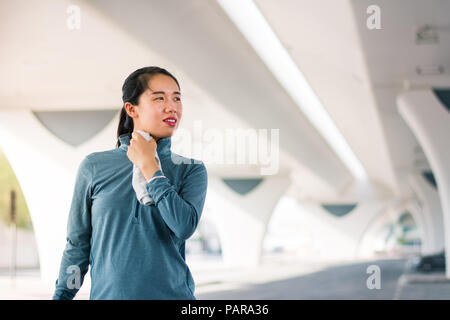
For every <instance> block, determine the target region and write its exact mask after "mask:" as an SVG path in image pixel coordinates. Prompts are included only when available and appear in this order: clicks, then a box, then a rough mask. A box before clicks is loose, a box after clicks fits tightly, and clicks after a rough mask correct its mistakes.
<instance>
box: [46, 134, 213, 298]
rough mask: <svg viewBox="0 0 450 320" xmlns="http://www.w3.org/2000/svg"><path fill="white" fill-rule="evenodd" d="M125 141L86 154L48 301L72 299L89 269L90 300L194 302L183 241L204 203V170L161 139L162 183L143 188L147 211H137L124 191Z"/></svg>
mask: <svg viewBox="0 0 450 320" xmlns="http://www.w3.org/2000/svg"><path fill="white" fill-rule="evenodd" d="M130 138H131V135H130V134H128V133H126V134H122V135H121V136H120V137H119V141H120V146H119V148H116V149H112V150H108V151H103V152H94V153H91V154H89V155H87V156H86V157H85V158H84V159H83V161H82V162H81V164H80V166H79V168H78V172H77V177H76V182H75V190H74V193H73V198H72V204H71V207H70V211H69V219H68V224H67V243H66V247H65V250H64V253H63V256H62V261H61V266H60V271H59V276H58V279H57V280H56V290H55V293H54V296H53V299H58V300H59V299H73V298H74V296H75V295H76V293H77V292H78V290H79V288H80V286H81V284H82V283H83V279H84V276H85V274H86V272H87V271H88V267H89V265H90V275H91V291H90V299H114V300H116V299H127V300H129V299H130V300H131V299H132V300H136V299H148V300H159V299H164V300H169V299H183V300H195V299H196V298H195V296H194V280H193V278H192V274H191V272H190V270H189V268H188V266H187V264H186V261H185V241H186V240H187V239H188V238H189V237H190V236H192V234H193V233H194V231H195V229H196V227H197V225H198V222H199V220H200V217H201V214H202V210H203V206H204V203H205V198H206V190H207V181H208V177H207V171H206V168H205V165H204V164H203V162H202V161H199V160H195V159H189V158H185V157H182V156H180V155H177V154H175V153H173V152H171V150H170V146H171V137H167V138H161V139H160V140H158V142H157V152H158V156H159V159H160V165H161V168H162V171H163V172H164V176H165V177H160V178H155V179H153V180H150V181H149V182H148V183H147V185H146V188H147V191H148V192H149V194H150V195H151V197H152V198H153V200H154V201H155V204H154V205H151V206H143V205H141V203H140V202H139V201H138V199H137V197H136V193H135V191H134V189H133V186H132V184H131V181H132V171H133V163H132V162H131V161H130V160H129V159H128V157H127V154H126V152H127V150H128V146H129V144H130ZM163 172H161V170H158V171H157V172H156V173H155V174H154V175H153V177H157V176H161V175H163ZM77 277H78V278H77ZM77 281H78V282H77Z"/></svg>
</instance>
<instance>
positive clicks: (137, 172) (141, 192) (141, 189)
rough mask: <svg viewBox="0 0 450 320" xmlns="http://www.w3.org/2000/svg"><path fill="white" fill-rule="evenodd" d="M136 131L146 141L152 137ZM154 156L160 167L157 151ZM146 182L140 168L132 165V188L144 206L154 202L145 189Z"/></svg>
mask: <svg viewBox="0 0 450 320" xmlns="http://www.w3.org/2000/svg"><path fill="white" fill-rule="evenodd" d="M136 131H137V132H139V133H140V134H141V135H142V136H143V137H144V138H145V140H147V141H150V140H151V139H153V137H152V136H151V135H150V134H149V133H148V132H145V131H141V130H136ZM155 158H156V161H157V163H158V166H159V168H160V170H161V171H162V169H161V163H160V161H159V157H158V152H155ZM146 184H147V181H146V180H145V177H144V175H143V174H142V172H141V169H140V168H139V167H138V166H136V165H133V180H132V185H133V189H134V191H135V192H136V197H137V199H138V200H139V202H140V203H141V204H143V205H145V206H149V205H152V204H154V203H155V202H154V201H153V199H152V197H151V196H150V194H149V193H148V191H147V189H146V187H145V186H146Z"/></svg>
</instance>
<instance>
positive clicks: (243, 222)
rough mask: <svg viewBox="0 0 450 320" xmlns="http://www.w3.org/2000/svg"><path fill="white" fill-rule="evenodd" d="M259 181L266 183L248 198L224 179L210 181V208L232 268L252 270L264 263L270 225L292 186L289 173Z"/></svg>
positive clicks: (224, 258)
mask: <svg viewBox="0 0 450 320" xmlns="http://www.w3.org/2000/svg"><path fill="white" fill-rule="evenodd" d="M258 178H263V181H262V182H261V183H260V184H259V185H257V186H256V187H255V188H254V189H253V190H251V191H250V192H249V193H247V194H244V195H241V194H239V193H237V192H235V191H233V190H232V189H231V188H230V187H229V186H227V185H226V184H225V183H224V181H223V180H222V179H221V177H218V176H215V177H214V176H210V178H209V186H210V188H209V189H208V192H209V195H208V199H207V201H208V206H209V207H210V208H211V214H212V215H213V217H212V218H213V219H214V221H215V222H216V226H217V232H218V234H219V238H220V241H221V247H222V256H223V261H224V263H225V264H226V265H228V266H236V267H251V266H255V265H258V264H259V263H260V258H261V253H262V248H263V240H264V235H265V233H266V229H267V225H268V222H269V220H270V217H271V215H272V212H273V210H274V208H275V206H276V204H277V203H278V201H279V199H280V198H281V196H282V195H283V194H284V192H285V191H286V189H287V188H288V187H289V184H290V179H289V176H288V175H287V174H278V175H273V176H258Z"/></svg>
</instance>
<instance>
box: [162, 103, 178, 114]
mask: <svg viewBox="0 0 450 320" xmlns="http://www.w3.org/2000/svg"><path fill="white" fill-rule="evenodd" d="M165 109H166V110H165V111H166V112H169V111H174V112H177V108H176V106H175V103H174V102H168V103H167V104H166V106H165Z"/></svg>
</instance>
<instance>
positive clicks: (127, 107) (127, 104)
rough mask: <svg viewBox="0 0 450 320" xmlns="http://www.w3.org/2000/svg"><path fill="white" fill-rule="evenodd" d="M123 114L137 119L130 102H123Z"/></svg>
mask: <svg viewBox="0 0 450 320" xmlns="http://www.w3.org/2000/svg"><path fill="white" fill-rule="evenodd" d="M124 107H125V112H126V113H127V114H128V115H129V116H130V117H131V118H133V119H134V118H136V117H137V110H136V109H137V108H136V106H135V105H133V104H131V102H125V105H124Z"/></svg>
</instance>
